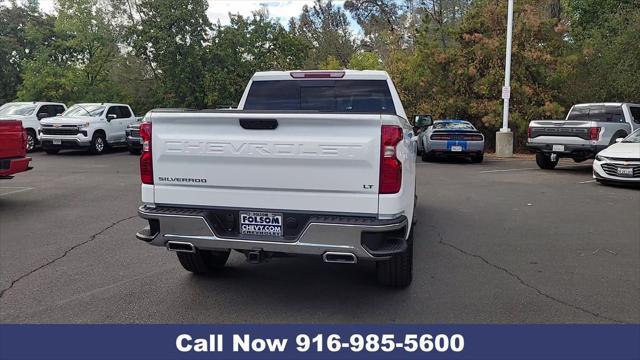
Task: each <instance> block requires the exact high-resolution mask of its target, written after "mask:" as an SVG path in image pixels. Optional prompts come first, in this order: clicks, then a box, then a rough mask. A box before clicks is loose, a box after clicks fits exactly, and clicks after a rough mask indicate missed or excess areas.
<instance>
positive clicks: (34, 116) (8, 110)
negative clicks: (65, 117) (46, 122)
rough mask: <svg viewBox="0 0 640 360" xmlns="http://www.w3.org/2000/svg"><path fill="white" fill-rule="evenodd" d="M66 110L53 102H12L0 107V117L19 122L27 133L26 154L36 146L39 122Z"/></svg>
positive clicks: (38, 137)
mask: <svg viewBox="0 0 640 360" xmlns="http://www.w3.org/2000/svg"><path fill="white" fill-rule="evenodd" d="M66 110H67V107H66V106H65V104H62V103H54V102H39V101H34V102H12V103H7V104H4V105H2V106H0V117H4V118H7V119H14V120H20V121H21V122H22V126H23V127H24V129H25V130H26V131H27V152H32V151H34V150H35V148H36V146H38V144H39V141H40V136H39V133H38V129H39V128H40V121H42V119H45V118H49V117H54V116H57V115H60V114H62V113H63V112H65V111H66Z"/></svg>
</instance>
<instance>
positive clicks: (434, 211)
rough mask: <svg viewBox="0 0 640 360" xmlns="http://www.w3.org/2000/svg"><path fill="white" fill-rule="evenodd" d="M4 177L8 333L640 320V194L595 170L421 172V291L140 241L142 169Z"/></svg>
mask: <svg viewBox="0 0 640 360" xmlns="http://www.w3.org/2000/svg"><path fill="white" fill-rule="evenodd" d="M32 157H33V162H32V164H33V165H34V166H35V169H34V170H32V171H30V172H28V173H24V174H18V175H17V176H16V177H15V178H14V179H13V180H0V289H1V290H0V322H3V323H24V322H26V323H95V322H98V323H263V322H266V323H272V322H273V323H307V322H309V323H601V322H604V323H613V322H632V323H638V322H640V302H638V299H639V298H640V190H637V189H630V188H619V187H609V186H603V185H599V184H597V183H595V182H593V181H592V179H591V167H590V163H585V164H574V163H573V162H566V163H565V162H563V163H562V164H561V165H560V166H559V167H558V168H557V169H556V170H554V171H542V170H539V169H538V168H537V166H536V165H535V162H534V161H532V160H530V159H515V160H497V159H493V160H492V159H489V160H486V161H485V162H484V163H482V164H468V163H460V162H436V163H422V162H420V163H419V164H418V196H419V204H418V207H417V211H418V213H417V214H418V215H417V216H418V219H419V220H418V221H419V222H418V225H417V227H416V229H415V235H416V243H415V255H414V256H415V259H414V261H415V264H414V281H413V284H412V286H411V287H410V288H408V289H406V290H401V291H398V290H392V289H387V288H384V287H380V286H379V285H377V284H376V281H375V276H374V272H373V271H374V268H373V266H372V264H358V265H337V264H323V263H322V262H321V260H320V259H317V260H313V259H310V258H286V259H274V260H272V261H270V262H268V263H265V264H261V265H251V264H248V263H246V262H245V259H244V256H241V255H240V254H237V253H234V254H233V255H232V257H231V258H230V261H229V266H228V269H226V270H225V271H224V272H223V273H222V274H220V275H219V276H216V277H209V278H203V277H197V276H193V275H191V274H190V273H187V272H186V271H184V270H183V269H182V268H181V266H180V265H179V264H178V261H177V259H176V257H175V254H173V253H169V252H167V251H166V250H164V249H162V248H156V247H150V246H148V245H147V244H145V243H142V242H141V241H138V240H136V239H135V237H134V234H135V232H136V231H137V230H138V229H139V228H140V227H142V226H143V225H144V222H143V221H142V220H141V219H139V218H138V217H137V216H136V209H137V207H138V205H139V201H140V200H139V199H140V187H139V177H138V162H137V158H136V157H135V156H131V155H129V154H128V153H127V152H126V151H124V152H114V153H109V154H106V155H103V156H91V155H86V154H83V153H79V152H66V153H61V154H60V155H58V156H48V155H46V154H44V153H42V152H38V153H34V154H32Z"/></svg>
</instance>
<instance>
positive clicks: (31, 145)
mask: <svg viewBox="0 0 640 360" xmlns="http://www.w3.org/2000/svg"><path fill="white" fill-rule="evenodd" d="M37 144H38V139H37V138H36V132H35V131H33V129H28V130H27V152H28V153H30V152H33V151H34V150H35V149H36V145H37Z"/></svg>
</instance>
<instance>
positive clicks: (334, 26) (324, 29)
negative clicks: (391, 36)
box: [290, 0, 356, 68]
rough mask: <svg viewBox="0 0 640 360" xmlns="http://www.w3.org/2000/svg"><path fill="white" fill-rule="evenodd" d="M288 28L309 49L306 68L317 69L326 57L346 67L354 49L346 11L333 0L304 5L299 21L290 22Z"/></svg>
mask: <svg viewBox="0 0 640 360" xmlns="http://www.w3.org/2000/svg"><path fill="white" fill-rule="evenodd" d="M290 27H291V29H290V30H291V31H292V32H295V33H296V34H297V35H298V36H300V37H301V38H302V39H304V40H305V41H306V42H307V44H308V45H309V48H310V49H311V50H310V51H309V55H308V60H307V62H306V67H307V68H317V67H318V66H319V64H321V63H323V62H325V61H326V60H327V59H329V57H333V58H335V59H337V60H338V61H339V62H340V64H341V65H342V66H343V67H345V66H347V65H348V64H349V60H350V59H351V56H352V55H353V54H354V53H355V51H356V42H355V39H354V37H353V34H352V33H351V27H350V24H349V19H348V18H347V14H346V13H345V12H344V10H343V9H342V8H340V7H337V6H335V5H334V4H333V1H332V0H326V1H325V0H315V2H314V5H313V7H309V6H307V5H304V6H303V8H302V14H300V16H299V18H298V20H297V21H296V20H295V19H292V21H291V22H290Z"/></svg>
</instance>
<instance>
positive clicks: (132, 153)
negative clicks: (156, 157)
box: [129, 148, 142, 155]
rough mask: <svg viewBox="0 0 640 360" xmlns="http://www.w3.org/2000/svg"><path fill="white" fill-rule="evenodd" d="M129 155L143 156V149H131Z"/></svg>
mask: <svg viewBox="0 0 640 360" xmlns="http://www.w3.org/2000/svg"><path fill="white" fill-rule="evenodd" d="M129 154H131V155H140V154H142V149H136V148H129Z"/></svg>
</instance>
